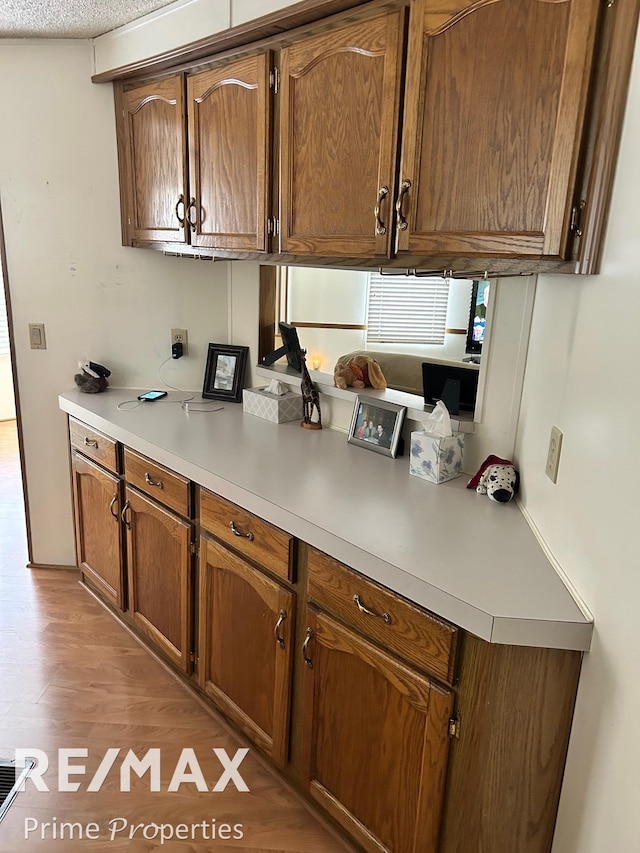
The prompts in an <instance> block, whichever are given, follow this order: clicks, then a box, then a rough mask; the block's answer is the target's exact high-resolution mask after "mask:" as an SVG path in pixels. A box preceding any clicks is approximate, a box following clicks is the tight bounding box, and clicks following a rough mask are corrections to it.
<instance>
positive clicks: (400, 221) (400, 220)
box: [396, 181, 411, 231]
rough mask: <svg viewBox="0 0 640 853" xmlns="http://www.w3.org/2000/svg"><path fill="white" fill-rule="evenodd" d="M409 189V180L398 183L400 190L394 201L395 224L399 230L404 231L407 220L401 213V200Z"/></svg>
mask: <svg viewBox="0 0 640 853" xmlns="http://www.w3.org/2000/svg"><path fill="white" fill-rule="evenodd" d="M409 189H411V181H403V182H402V183H401V184H400V192H399V193H398V200H397V201H396V224H397V227H398V230H399V231H406V230H407V226H408V222H407V220H406V219H405V218H404V216H403V215H402V202H403V200H404V197H405V195H406V194H407V192H408V191H409Z"/></svg>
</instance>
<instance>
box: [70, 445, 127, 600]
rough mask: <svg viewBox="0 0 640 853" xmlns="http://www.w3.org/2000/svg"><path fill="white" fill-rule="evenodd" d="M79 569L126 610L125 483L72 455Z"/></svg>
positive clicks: (76, 455)
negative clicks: (122, 511)
mask: <svg viewBox="0 0 640 853" xmlns="http://www.w3.org/2000/svg"><path fill="white" fill-rule="evenodd" d="M71 474H72V480H73V503H74V511H75V527H76V550H77V558H78V566H79V568H80V569H81V571H82V572H83V573H84V574H85V575H86V576H87V577H88V578H89V579H90V581H91V582H92V583H93V584H94V585H95V586H96V587H97V588H98V589H99V591H100V592H101V593H102V595H104V596H105V597H106V598H107V599H108V600H109V601H110V602H111V603H112V604H115V605H116V606H117V607H119V608H120V609H121V610H122V609H123V608H124V606H125V596H124V560H123V550H122V526H121V524H120V508H121V504H120V495H121V483H120V480H119V478H118V477H116V476H114V475H113V474H110V473H109V472H108V471H105V470H104V469H103V468H100V466H98V465H96V464H94V463H93V462H91V461H90V460H89V459H85V457H84V456H82V455H81V454H79V453H77V452H76V451H73V452H72V454H71Z"/></svg>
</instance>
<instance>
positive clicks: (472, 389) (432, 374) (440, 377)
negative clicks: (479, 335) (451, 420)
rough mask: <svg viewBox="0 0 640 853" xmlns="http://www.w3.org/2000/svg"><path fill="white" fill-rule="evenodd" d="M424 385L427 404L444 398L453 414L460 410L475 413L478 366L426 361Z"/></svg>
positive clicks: (423, 372)
mask: <svg viewBox="0 0 640 853" xmlns="http://www.w3.org/2000/svg"><path fill="white" fill-rule="evenodd" d="M422 386H423V389H424V402H425V403H426V404H427V405H432V406H435V404H436V403H437V402H438V400H442V402H443V403H444V404H445V406H446V407H447V409H448V410H449V414H451V415H458V414H460V412H469V413H471V414H473V412H474V410H475V407H476V397H477V395H478V367H477V365H473V366H472V365H469V367H462V366H460V367H458V366H457V365H449V364H436V363H434V362H429V361H424V362H423V363H422Z"/></svg>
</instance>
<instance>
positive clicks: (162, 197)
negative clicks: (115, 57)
mask: <svg viewBox="0 0 640 853" xmlns="http://www.w3.org/2000/svg"><path fill="white" fill-rule="evenodd" d="M118 95H119V97H120V100H121V104H120V105H119V107H118V108H119V109H120V119H121V120H122V122H121V124H120V127H121V135H122V138H121V140H120V176H121V183H122V186H121V198H122V208H123V210H122V215H123V236H124V242H125V243H126V244H130V243H132V242H134V241H143V242H163V243H184V242H186V233H185V227H186V226H185V216H186V208H187V189H186V187H187V180H186V137H185V118H184V109H185V103H184V79H183V77H182V75H181V74H178V75H175V76H173V77H166V78H164V79H163V80H156V81H153V82H151V83H145V84H144V85H142V86H135V87H133V88H131V89H126V90H124V91H120V92H118V90H116V96H117V97H118ZM116 103H117V102H116ZM117 106H118V105H117Z"/></svg>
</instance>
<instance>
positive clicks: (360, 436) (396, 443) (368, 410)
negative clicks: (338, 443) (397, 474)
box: [347, 395, 407, 458]
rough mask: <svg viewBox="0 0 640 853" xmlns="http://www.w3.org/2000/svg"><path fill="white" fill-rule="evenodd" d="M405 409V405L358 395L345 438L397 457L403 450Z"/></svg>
mask: <svg viewBox="0 0 640 853" xmlns="http://www.w3.org/2000/svg"><path fill="white" fill-rule="evenodd" d="M406 411H407V409H406V407H405V406H398V405H396V404H395V403H387V402H386V401H384V400H376V399H374V398H373V397H361V396H360V395H358V396H357V397H356V402H355V405H354V407H353V415H352V417H351V425H350V427H349V436H348V439H347V441H348V442H349V444H356V445H358V446H359V447H364V448H366V449H367V450H373V451H375V452H376V453H382V454H383V455H384V456H391V457H392V458H395V457H396V456H401V455H402V451H403V449H404V442H403V440H402V423H403V421H404V416H405V413H406Z"/></svg>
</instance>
